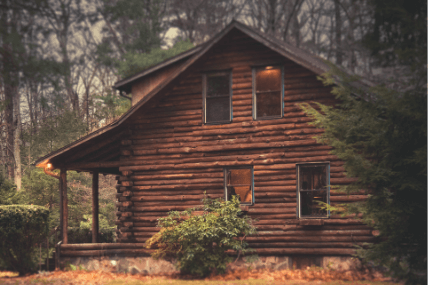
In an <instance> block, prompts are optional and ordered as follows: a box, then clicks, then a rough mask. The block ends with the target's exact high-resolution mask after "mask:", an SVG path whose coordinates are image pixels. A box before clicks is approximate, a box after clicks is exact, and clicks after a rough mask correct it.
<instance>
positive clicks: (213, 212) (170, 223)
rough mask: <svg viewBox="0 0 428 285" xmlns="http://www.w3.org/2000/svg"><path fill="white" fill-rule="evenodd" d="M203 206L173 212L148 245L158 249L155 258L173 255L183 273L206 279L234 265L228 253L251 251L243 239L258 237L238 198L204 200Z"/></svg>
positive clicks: (160, 223)
mask: <svg viewBox="0 0 428 285" xmlns="http://www.w3.org/2000/svg"><path fill="white" fill-rule="evenodd" d="M203 204H204V206H203V208H202V209H201V208H194V209H189V210H186V211H183V212H181V213H180V212H176V211H172V212H170V213H169V215H168V217H166V218H160V219H159V222H158V226H159V227H161V228H162V229H161V231H160V232H159V233H157V234H156V235H154V236H153V237H152V238H151V239H149V240H148V241H147V242H146V247H148V248H153V247H157V250H156V251H155V252H154V253H153V254H152V256H153V257H154V258H165V257H166V256H167V255H171V254H172V255H174V256H175V258H176V259H177V263H176V266H177V268H178V269H180V271H181V272H182V273H190V274H197V275H199V276H206V275H208V274H209V273H211V272H215V273H224V272H225V270H226V266H227V264H228V263H229V262H231V261H232V257H231V256H230V254H228V252H227V251H231V250H234V251H236V252H238V253H239V254H245V253H247V252H250V251H252V250H251V249H249V248H248V244H247V243H246V242H245V240H244V239H245V237H246V236H248V235H252V234H255V233H256V229H255V227H254V226H253V224H252V221H251V219H250V218H249V217H248V216H245V215H242V212H241V209H240V205H239V204H240V203H239V200H238V198H236V197H234V198H233V199H232V201H226V202H223V201H221V199H216V200H213V199H209V198H206V197H205V198H204V199H203ZM201 210H203V212H201ZM198 211H200V212H199V213H198ZM229 253H230V252H229Z"/></svg>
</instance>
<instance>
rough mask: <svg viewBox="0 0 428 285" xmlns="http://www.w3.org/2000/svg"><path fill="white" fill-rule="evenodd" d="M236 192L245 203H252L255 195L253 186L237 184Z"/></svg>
mask: <svg viewBox="0 0 428 285" xmlns="http://www.w3.org/2000/svg"><path fill="white" fill-rule="evenodd" d="M233 188H235V189H234V190H235V194H236V195H239V200H240V201H241V203H243V204H251V203H252V202H253V201H252V200H253V195H252V193H251V186H235V187H233Z"/></svg>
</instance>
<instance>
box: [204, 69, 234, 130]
mask: <svg viewBox="0 0 428 285" xmlns="http://www.w3.org/2000/svg"><path fill="white" fill-rule="evenodd" d="M202 82H203V96H202V97H203V116H204V118H203V120H204V123H205V124H221V123H229V122H231V121H232V72H230V71H222V72H212V73H207V74H204V75H203V77H202Z"/></svg>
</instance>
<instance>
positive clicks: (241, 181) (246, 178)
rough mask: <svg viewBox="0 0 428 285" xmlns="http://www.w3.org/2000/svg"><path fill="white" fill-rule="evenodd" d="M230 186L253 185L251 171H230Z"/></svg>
mask: <svg viewBox="0 0 428 285" xmlns="http://www.w3.org/2000/svg"><path fill="white" fill-rule="evenodd" d="M227 184H228V185H251V169H249V168H244V169H230V170H229V181H227Z"/></svg>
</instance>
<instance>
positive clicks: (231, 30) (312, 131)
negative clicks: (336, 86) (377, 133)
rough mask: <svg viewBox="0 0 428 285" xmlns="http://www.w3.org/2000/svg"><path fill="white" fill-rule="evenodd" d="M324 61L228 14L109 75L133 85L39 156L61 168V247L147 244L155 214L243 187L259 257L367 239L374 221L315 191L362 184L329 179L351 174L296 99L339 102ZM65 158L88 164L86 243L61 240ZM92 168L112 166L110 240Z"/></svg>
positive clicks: (93, 249)
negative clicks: (104, 234) (78, 131)
mask: <svg viewBox="0 0 428 285" xmlns="http://www.w3.org/2000/svg"><path fill="white" fill-rule="evenodd" d="M328 70H329V66H328V65H327V64H326V63H325V62H324V61H323V60H321V59H320V58H318V57H316V56H314V55H311V54H309V53H307V52H305V51H303V50H301V49H298V48H296V47H293V46H291V45H289V44H287V43H284V42H281V41H279V40H277V39H275V38H273V37H270V36H268V35H265V34H263V33H261V32H259V31H257V30H255V29H253V28H251V27H248V26H246V25H244V24H242V23H239V22H236V21H233V22H232V23H231V24H229V25H228V26H227V27H226V28H225V29H224V30H222V31H221V32H220V33H218V34H217V35H216V36H214V37H213V38H212V39H211V40H209V41H208V42H206V43H204V44H201V45H199V46H196V47H195V48H193V49H191V50H188V51H186V52H184V53H181V54H179V55H177V56H175V57H173V58H170V59H168V60H166V61H164V62H162V63H159V64H157V65H155V66H152V67H150V68H148V69H146V70H143V71H141V72H140V73H137V74H135V75H133V76H130V77H128V78H125V79H123V80H120V81H118V82H117V83H116V84H115V85H114V88H115V89H117V90H119V91H120V92H121V93H122V94H123V95H124V96H126V94H132V107H131V108H130V109H129V111H127V112H126V113H125V114H124V115H122V116H121V117H120V118H119V119H117V120H116V121H114V122H112V123H110V124H109V125H107V126H105V127H103V128H100V129H98V130H97V131H95V132H93V133H91V134H89V135H87V136H85V137H82V138H80V139H79V140H77V141H75V142H73V143H71V144H69V145H67V146H65V147H63V148H61V149H58V150H56V151H54V152H52V153H50V154H48V155H46V156H44V157H42V158H40V159H38V160H37V161H36V165H37V166H38V167H42V168H44V169H45V171H46V173H48V174H49V173H51V172H50V171H51V170H53V169H59V170H60V176H59V177H58V178H59V180H60V197H61V228H62V245H61V248H60V249H58V250H59V251H60V254H61V256H62V257H63V258H65V257H85V256H86V257H87V256H91V257H95V256H113V255H116V256H117V255H122V256H125V257H126V256H128V257H131V256H147V255H148V254H149V253H150V251H149V250H147V249H145V248H144V242H145V241H146V240H147V239H148V238H150V237H151V236H152V235H153V234H155V233H156V232H157V231H158V230H159V229H158V228H157V227H156V225H157V219H158V218H159V217H164V216H166V215H167V213H168V212H169V211H171V210H184V209H186V208H189V207H195V206H198V205H200V204H201V199H202V198H203V195H204V193H205V192H206V193H207V194H208V195H209V196H210V197H214V198H216V197H218V198H220V197H221V198H223V199H225V200H228V199H230V197H231V196H232V195H236V194H239V195H240V199H241V205H242V210H243V211H244V212H245V214H247V215H249V216H250V217H252V218H254V219H256V222H255V224H256V226H257V229H258V234H257V235H256V236H251V237H247V241H248V242H249V244H250V247H252V248H254V249H255V250H256V252H257V254H258V255H259V256H261V257H274V258H276V259H274V260H276V261H277V263H278V262H279V261H280V260H282V261H284V260H285V261H286V262H287V265H286V267H291V266H295V267H304V266H306V265H311V264H315V265H318V266H323V265H324V266H326V265H327V264H331V263H339V262H342V263H343V262H348V261H349V260H350V257H351V255H352V254H353V253H354V250H355V246H356V245H362V243H365V242H373V241H374V239H375V237H374V236H373V234H372V229H370V228H369V227H367V226H366V225H364V224H362V223H361V222H360V221H359V220H357V219H355V218H353V217H342V216H339V215H333V214H330V213H329V212H328V211H325V210H322V209H320V208H319V206H318V203H317V201H322V202H325V203H328V204H331V205H334V204H336V203H343V202H355V201H361V200H364V199H365V198H366V196H365V194H364V192H362V193H357V194H352V195H345V194H343V193H338V192H335V191H333V190H332V189H330V185H338V184H346V183H350V182H351V181H350V179H349V178H347V177H346V175H345V173H344V168H343V165H344V163H343V162H342V161H340V160H339V159H338V158H337V157H336V156H334V155H332V154H330V150H331V148H330V147H329V146H326V145H321V144H319V143H317V142H316V140H315V139H314V136H316V135H317V134H319V133H320V132H322V130H319V129H316V128H315V127H314V126H312V125H310V124H309V123H310V121H311V120H310V118H308V117H307V116H306V115H305V113H304V112H303V111H302V110H301V109H300V108H299V106H298V103H303V102H309V103H312V102H320V103H323V104H327V105H334V104H336V103H337V101H336V99H335V97H334V96H333V95H332V94H331V87H325V86H323V84H322V83H321V82H320V81H319V80H318V79H317V76H319V75H321V74H323V73H325V72H327V71H328ZM68 170H76V171H84V172H90V173H92V175H93V221H94V223H93V233H94V234H93V242H94V244H84V245H70V244H68V239H67V180H66V172H67V171H68ZM99 173H103V174H113V175H116V179H117V187H116V188H117V203H116V205H117V244H109V245H108V244H96V243H97V233H98V202H97V197H98V175H99ZM278 258H279V259H278ZM281 258H282V259H281ZM264 260H265V261H266V260H268V259H266V258H265V259H264ZM271 260H272V259H271ZM275 268H279V267H278V266H277V267H275Z"/></svg>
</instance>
